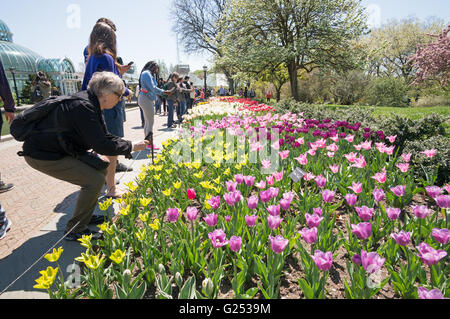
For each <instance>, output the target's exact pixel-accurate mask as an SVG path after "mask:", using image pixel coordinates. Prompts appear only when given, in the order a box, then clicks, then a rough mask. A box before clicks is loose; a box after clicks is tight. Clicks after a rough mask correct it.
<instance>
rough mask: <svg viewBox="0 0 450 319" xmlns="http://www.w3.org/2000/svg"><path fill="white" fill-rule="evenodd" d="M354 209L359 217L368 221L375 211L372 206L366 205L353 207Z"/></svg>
mask: <svg viewBox="0 0 450 319" xmlns="http://www.w3.org/2000/svg"><path fill="white" fill-rule="evenodd" d="M355 210H356V212H357V213H358V216H359V218H361V219H362V220H363V221H365V222H367V221H369V220H370V219H371V218H372V216H373V214H374V211H375V210H374V209H373V208H369V207H367V206H362V207H355Z"/></svg>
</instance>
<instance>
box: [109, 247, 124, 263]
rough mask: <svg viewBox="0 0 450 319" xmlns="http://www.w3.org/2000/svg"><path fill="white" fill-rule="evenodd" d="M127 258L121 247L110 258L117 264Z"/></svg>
mask: <svg viewBox="0 0 450 319" xmlns="http://www.w3.org/2000/svg"><path fill="white" fill-rule="evenodd" d="M124 258H125V253H124V252H123V251H121V250H120V249H117V250H116V251H115V252H113V253H112V255H111V256H109V259H111V260H112V261H114V262H115V263H116V264H120V263H121V262H122V261H123V260H124Z"/></svg>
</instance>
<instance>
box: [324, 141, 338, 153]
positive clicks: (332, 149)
mask: <svg viewBox="0 0 450 319" xmlns="http://www.w3.org/2000/svg"><path fill="white" fill-rule="evenodd" d="M327 150H328V151H330V152H333V153H335V152H337V151H338V150H339V146H337V145H336V144H335V143H332V144H330V145H328V146H327Z"/></svg>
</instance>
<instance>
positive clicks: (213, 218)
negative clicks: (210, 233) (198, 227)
mask: <svg viewBox="0 0 450 319" xmlns="http://www.w3.org/2000/svg"><path fill="white" fill-rule="evenodd" d="M203 220H204V221H205V223H206V224H207V225H208V226H216V224H217V214H214V213H212V214H209V215H206V217H203Z"/></svg>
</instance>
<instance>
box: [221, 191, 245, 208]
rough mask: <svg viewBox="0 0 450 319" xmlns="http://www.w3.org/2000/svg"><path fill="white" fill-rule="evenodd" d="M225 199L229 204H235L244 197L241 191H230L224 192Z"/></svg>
mask: <svg viewBox="0 0 450 319" xmlns="http://www.w3.org/2000/svg"><path fill="white" fill-rule="evenodd" d="M223 199H224V200H225V202H226V203H227V205H228V206H234V205H235V204H236V203H238V202H240V201H241V199H242V195H241V191H239V190H237V191H232V192H230V193H225V194H223Z"/></svg>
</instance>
